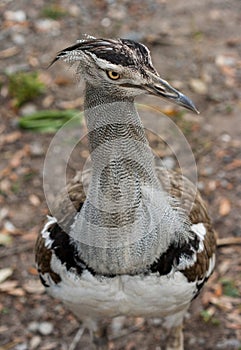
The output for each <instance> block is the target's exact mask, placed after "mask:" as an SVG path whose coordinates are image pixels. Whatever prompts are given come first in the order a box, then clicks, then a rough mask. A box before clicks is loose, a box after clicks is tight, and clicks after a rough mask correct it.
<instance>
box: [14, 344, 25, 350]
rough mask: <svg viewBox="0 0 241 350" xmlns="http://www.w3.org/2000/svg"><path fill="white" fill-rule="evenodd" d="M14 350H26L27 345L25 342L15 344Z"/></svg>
mask: <svg viewBox="0 0 241 350" xmlns="http://www.w3.org/2000/svg"><path fill="white" fill-rule="evenodd" d="M14 349H15V350H28V345H27V344H26V343H21V344H18V345H16V347H15V348H14Z"/></svg>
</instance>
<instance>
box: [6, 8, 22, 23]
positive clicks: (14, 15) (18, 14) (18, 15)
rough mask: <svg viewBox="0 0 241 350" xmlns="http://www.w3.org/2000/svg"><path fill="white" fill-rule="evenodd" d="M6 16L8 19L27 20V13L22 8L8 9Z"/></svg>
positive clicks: (15, 20)
mask: <svg viewBox="0 0 241 350" xmlns="http://www.w3.org/2000/svg"><path fill="white" fill-rule="evenodd" d="M4 17H5V19H6V20H8V21H14V22H24V21H26V13H25V12H24V11H22V10H18V11H6V12H5V14H4Z"/></svg>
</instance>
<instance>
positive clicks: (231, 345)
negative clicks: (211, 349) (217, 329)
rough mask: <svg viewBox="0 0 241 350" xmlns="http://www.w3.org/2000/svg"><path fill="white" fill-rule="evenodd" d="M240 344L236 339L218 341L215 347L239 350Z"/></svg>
mask: <svg viewBox="0 0 241 350" xmlns="http://www.w3.org/2000/svg"><path fill="white" fill-rule="evenodd" d="M240 346H241V342H240V340H238V339H225V340H223V341H220V342H218V343H217V345H216V347H217V349H225V350H226V349H230V350H231V349H233V350H238V349H240Z"/></svg>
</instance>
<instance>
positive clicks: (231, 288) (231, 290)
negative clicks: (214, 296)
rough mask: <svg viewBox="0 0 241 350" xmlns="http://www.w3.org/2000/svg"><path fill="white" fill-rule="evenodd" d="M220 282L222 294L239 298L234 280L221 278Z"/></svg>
mask: <svg viewBox="0 0 241 350" xmlns="http://www.w3.org/2000/svg"><path fill="white" fill-rule="evenodd" d="M220 282H221V284H222V287H223V294H224V295H226V296H228V297H233V298H239V297H240V292H239V290H238V288H237V287H236V286H235V281H232V280H228V279H226V278H222V279H221V281H220Z"/></svg>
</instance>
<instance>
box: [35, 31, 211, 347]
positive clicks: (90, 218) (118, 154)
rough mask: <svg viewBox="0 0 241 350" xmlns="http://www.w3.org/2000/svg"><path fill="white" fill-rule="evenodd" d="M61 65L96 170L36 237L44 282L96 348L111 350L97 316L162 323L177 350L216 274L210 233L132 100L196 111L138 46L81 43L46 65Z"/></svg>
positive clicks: (202, 209) (199, 205)
mask: <svg viewBox="0 0 241 350" xmlns="http://www.w3.org/2000/svg"><path fill="white" fill-rule="evenodd" d="M59 60H62V61H64V62H66V63H68V64H70V65H73V64H77V69H76V74H77V75H78V77H79V78H80V79H83V80H84V82H85V91H84V115H85V121H86V125H87V129H88V142H89V150H90V156H91V161H92V167H91V169H88V170H85V171H83V172H82V173H77V174H76V176H75V177H74V178H73V179H72V180H71V181H70V182H69V183H68V184H67V188H66V191H65V192H64V194H63V193H62V190H61V189H60V191H59V195H58V196H57V197H58V198H56V203H55V207H56V208H57V209H56V210H55V213H56V215H51V214H50V215H48V217H47V219H46V222H45V224H44V225H43V229H42V231H41V232H40V233H39V235H38V238H37V241H36V246H35V258H36V265H37V269H38V273H39V277H40V280H41V282H42V284H43V285H44V286H45V288H46V291H47V292H48V294H50V295H51V296H52V297H54V298H57V299H58V300H60V301H62V302H63V303H64V304H65V305H66V307H67V308H68V309H69V310H71V311H72V312H73V314H74V315H75V316H76V317H77V318H78V319H79V320H80V321H81V324H82V326H83V329H85V328H87V329H88V330H89V331H90V333H91V336H92V339H93V342H94V344H95V345H96V347H97V348H98V349H108V335H107V330H106V327H105V326H104V325H103V319H104V318H108V319H113V318H115V317H118V316H121V315H123V316H130V317H143V318H147V319H148V318H152V317H159V318H160V319H162V320H163V321H162V326H163V329H164V332H165V338H166V339H165V341H164V342H163V343H162V344H159V345H160V346H161V348H162V349H163V348H164V349H166V350H183V349H184V340H183V320H184V316H185V314H186V313H187V310H188V308H189V306H190V304H191V302H192V301H193V300H194V299H195V298H196V297H197V296H198V294H199V292H200V290H201V289H202V287H203V285H204V284H205V282H206V281H207V280H208V278H209V277H210V275H211V274H212V272H213V270H214V267H215V250H216V239H215V237H216V234H215V230H214V228H213V225H212V222H211V219H210V217H209V215H208V212H207V207H206V204H205V202H204V200H203V199H202V197H201V195H200V193H199V192H198V190H197V189H196V186H195V185H194V184H193V183H192V182H191V181H190V180H188V178H187V177H184V176H183V175H182V174H181V173H180V172H175V171H174V170H167V169H165V168H163V167H161V166H160V165H156V164H155V161H154V157H153V152H152V150H151V148H150V145H149V143H148V141H147V137H146V134H145V130H144V127H143V124H142V121H141V117H140V116H139V113H138V111H137V109H136V106H135V98H136V97H137V96H139V95H152V96H156V97H158V98H162V99H164V100H166V101H169V102H173V103H175V104H177V105H179V106H181V107H183V108H186V109H188V110H189V111H191V112H194V113H198V111H197V109H196V107H195V105H194V103H193V102H192V101H191V99H190V98H188V97H187V96H186V95H184V94H183V93H181V92H180V91H178V90H177V89H175V88H174V87H172V86H171V85H170V84H169V83H168V82H167V81H166V80H164V79H163V78H161V76H160V75H159V73H158V72H157V70H156V69H155V67H154V66H153V64H152V59H151V54H150V51H149V49H148V48H147V47H146V46H145V45H144V44H142V43H139V42H135V41H133V40H130V39H121V38H118V39H107V38H94V37H88V36H86V37H84V38H83V39H81V40H79V41H77V42H76V43H75V44H73V45H72V46H69V47H67V48H65V49H63V50H61V51H60V52H59V53H58V54H57V55H56V57H55V58H54V60H53V61H52V64H53V63H55V62H56V61H59ZM66 193H67V195H66Z"/></svg>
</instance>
